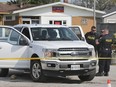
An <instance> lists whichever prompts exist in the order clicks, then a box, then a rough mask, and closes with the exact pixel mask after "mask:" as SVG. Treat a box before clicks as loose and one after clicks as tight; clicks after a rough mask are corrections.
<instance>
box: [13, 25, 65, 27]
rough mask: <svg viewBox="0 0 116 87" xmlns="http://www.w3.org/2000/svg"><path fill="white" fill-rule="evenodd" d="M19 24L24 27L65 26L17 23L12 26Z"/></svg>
mask: <svg viewBox="0 0 116 87" xmlns="http://www.w3.org/2000/svg"><path fill="white" fill-rule="evenodd" d="M20 26H24V27H67V26H63V25H51V24H18V25H15V26H14V27H20Z"/></svg>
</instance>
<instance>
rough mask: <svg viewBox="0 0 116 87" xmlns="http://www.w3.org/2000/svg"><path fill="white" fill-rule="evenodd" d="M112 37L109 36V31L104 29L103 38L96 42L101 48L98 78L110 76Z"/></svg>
mask: <svg viewBox="0 0 116 87" xmlns="http://www.w3.org/2000/svg"><path fill="white" fill-rule="evenodd" d="M112 41H113V40H112V37H111V35H110V34H109V30H108V29H104V31H103V36H102V37H101V38H100V39H99V40H98V42H96V44H99V46H100V49H99V51H100V55H99V56H100V59H99V71H98V73H97V74H96V76H103V75H104V76H108V75H109V74H108V72H109V70H110V64H111V53H112V49H111V45H112Z"/></svg>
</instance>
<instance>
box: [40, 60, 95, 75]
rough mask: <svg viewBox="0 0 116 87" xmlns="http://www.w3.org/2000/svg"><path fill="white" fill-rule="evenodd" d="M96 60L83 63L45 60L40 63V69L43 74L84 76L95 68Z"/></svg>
mask: <svg viewBox="0 0 116 87" xmlns="http://www.w3.org/2000/svg"><path fill="white" fill-rule="evenodd" d="M96 63H97V61H96V60H85V61H59V60H57V61H56V60H48V61H47V60H46V61H41V65H42V69H43V72H44V73H45V74H48V73H49V74H50V73H54V74H55V73H57V75H58V74H65V75H66V74H67V75H68V74H69V75H70V74H71V75H77V74H84V73H87V72H89V71H91V70H93V69H95V68H96Z"/></svg>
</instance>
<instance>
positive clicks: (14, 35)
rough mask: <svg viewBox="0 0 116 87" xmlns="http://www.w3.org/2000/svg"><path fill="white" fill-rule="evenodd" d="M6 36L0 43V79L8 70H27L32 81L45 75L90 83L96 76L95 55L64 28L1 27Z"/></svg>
mask: <svg viewBox="0 0 116 87" xmlns="http://www.w3.org/2000/svg"><path fill="white" fill-rule="evenodd" d="M0 29H2V30H3V31H4V32H5V34H4V37H5V39H4V40H1V41H0V68H1V71H0V76H2V77H3V76H6V75H7V74H8V72H9V69H10V68H11V69H12V68H13V69H19V70H20V69H22V70H29V72H30V75H31V78H32V80H33V81H36V82H37V81H42V80H44V79H45V77H46V76H56V77H57V76H67V75H78V77H79V78H80V80H82V81H91V80H92V79H93V78H94V76H95V73H96V62H97V60H96V59H95V58H94V57H95V52H94V48H93V46H91V45H89V44H87V43H86V42H85V41H81V40H79V38H78V37H77V36H76V34H74V32H73V31H72V30H70V29H69V28H68V27H66V26H61V25H28V24H20V25H16V26H14V27H10V26H0Z"/></svg>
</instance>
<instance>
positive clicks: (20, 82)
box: [0, 65, 116, 87]
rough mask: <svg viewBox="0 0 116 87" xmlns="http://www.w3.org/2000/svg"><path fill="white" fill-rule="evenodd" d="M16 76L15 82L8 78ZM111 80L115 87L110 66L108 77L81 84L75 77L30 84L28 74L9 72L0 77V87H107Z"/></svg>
mask: <svg viewBox="0 0 116 87" xmlns="http://www.w3.org/2000/svg"><path fill="white" fill-rule="evenodd" d="M14 73H15V74H16V75H17V77H16V79H15V80H12V79H11V78H10V76H11V75H12V74H14ZM108 79H110V80H111V86H112V87H116V66H115V65H112V66H111V71H110V76H108V77H105V76H102V77H95V78H94V79H93V80H92V81H86V82H81V81H80V80H79V79H78V77H77V76H70V77H67V78H49V79H48V80H47V82H44V83H42V82H32V80H31V78H30V76H29V74H27V73H22V72H20V73H17V71H13V72H12V71H11V73H10V74H9V76H8V77H0V87H107V80H108Z"/></svg>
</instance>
